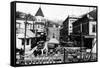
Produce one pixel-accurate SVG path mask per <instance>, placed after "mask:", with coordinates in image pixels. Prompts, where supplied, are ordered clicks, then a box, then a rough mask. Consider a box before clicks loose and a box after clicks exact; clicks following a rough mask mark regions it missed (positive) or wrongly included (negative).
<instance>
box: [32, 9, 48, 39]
mask: <svg viewBox="0 0 100 68" xmlns="http://www.w3.org/2000/svg"><path fill="white" fill-rule="evenodd" d="M33 25H34V26H33V28H34V31H35V33H36V37H38V38H39V39H40V38H41V40H46V34H47V33H46V32H47V31H46V19H45V18H44V14H43V12H42V9H41V7H39V9H38V11H37V12H36V14H35V21H34V23H33ZM39 39H38V40H39Z"/></svg>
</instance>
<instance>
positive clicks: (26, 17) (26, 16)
mask: <svg viewBox="0 0 100 68" xmlns="http://www.w3.org/2000/svg"><path fill="white" fill-rule="evenodd" d="M27 19H28V15H25V22H24V24H25V33H24V59H25V46H26V30H27Z"/></svg>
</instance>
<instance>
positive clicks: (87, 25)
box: [72, 10, 97, 50]
mask: <svg viewBox="0 0 100 68" xmlns="http://www.w3.org/2000/svg"><path fill="white" fill-rule="evenodd" d="M96 32H97V13H96V10H93V11H91V12H89V13H87V14H84V15H83V16H82V18H80V19H78V20H76V21H75V22H74V23H73V33H72V36H73V38H74V40H75V41H77V45H79V46H81V47H86V48H87V49H92V48H93V46H94V45H96ZM95 50H96V49H95Z"/></svg>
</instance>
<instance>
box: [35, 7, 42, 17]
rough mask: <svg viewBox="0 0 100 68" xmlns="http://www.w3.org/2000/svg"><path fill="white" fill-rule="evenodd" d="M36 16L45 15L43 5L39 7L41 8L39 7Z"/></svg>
mask: <svg viewBox="0 0 100 68" xmlns="http://www.w3.org/2000/svg"><path fill="white" fill-rule="evenodd" d="M35 16H42V17H44V14H43V12H42V9H41V7H39V9H38V11H37V13H36V14H35Z"/></svg>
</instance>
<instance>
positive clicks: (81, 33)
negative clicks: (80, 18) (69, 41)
mask: <svg viewBox="0 0 100 68" xmlns="http://www.w3.org/2000/svg"><path fill="white" fill-rule="evenodd" d="M80 36H81V48H80V49H81V59H82V56H83V54H82V51H83V45H84V43H83V32H82V23H81V24H80Z"/></svg>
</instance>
